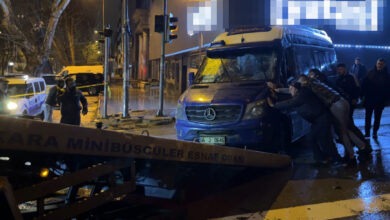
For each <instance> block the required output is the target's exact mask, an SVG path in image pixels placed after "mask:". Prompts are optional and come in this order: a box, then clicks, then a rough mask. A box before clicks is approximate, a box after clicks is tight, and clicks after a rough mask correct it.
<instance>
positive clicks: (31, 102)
mask: <svg viewBox="0 0 390 220" xmlns="http://www.w3.org/2000/svg"><path fill="white" fill-rule="evenodd" d="M7 80H8V81H9V82H8V99H9V100H8V103H7V109H8V111H9V112H10V114H11V115H21V116H40V117H42V118H43V116H44V112H43V108H42V105H43V104H44V103H45V99H46V95H47V94H46V83H45V80H44V79H43V78H31V77H29V76H27V75H26V76H23V77H19V76H18V77H7Z"/></svg>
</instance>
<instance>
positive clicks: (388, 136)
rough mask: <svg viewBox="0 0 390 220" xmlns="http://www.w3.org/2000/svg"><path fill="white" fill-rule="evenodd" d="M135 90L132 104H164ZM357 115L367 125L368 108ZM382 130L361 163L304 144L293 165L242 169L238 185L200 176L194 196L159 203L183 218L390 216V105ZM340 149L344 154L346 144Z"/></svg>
mask: <svg viewBox="0 0 390 220" xmlns="http://www.w3.org/2000/svg"><path fill="white" fill-rule="evenodd" d="M131 94H132V97H133V98H134V97H136V98H135V101H133V102H131V104H130V106H131V108H132V109H151V108H157V107H158V104H157V103H158V102H157V100H158V99H157V98H156V96H154V97H150V96H148V95H147V94H145V93H143V92H142V91H141V92H140V91H138V90H134V91H132V92H131ZM130 99H132V98H130ZM119 100H121V99H120V97H119V96H118V97H117V98H116V99H115V98H114V99H112V101H111V104H110V105H109V113H110V111H111V112H112V113H114V112H118V109H120V106H121V104H120V102H119ZM118 102H119V103H118ZM167 103H168V107H169V108H171V107H174V105H175V101H174V99H172V100H170V101H167ZM118 106H119V107H118ZM354 119H355V123H356V125H357V126H358V127H359V128H360V129H362V130H363V128H364V127H363V126H364V110H362V109H358V110H356V111H355V115H354ZM150 133H151V135H152V136H159V137H164V138H175V131H174V125H168V126H163V127H158V128H153V129H151V130H150ZM378 135H379V137H378V139H377V140H374V139H372V138H371V140H370V142H371V145H372V147H373V150H374V151H373V152H372V154H371V156H370V157H369V158H368V159H367V160H365V161H358V164H357V166H356V167H343V166H339V167H327V166H324V167H318V166H314V165H313V164H312V163H311V159H310V158H311V153H310V152H309V151H308V149H306V148H304V147H301V146H300V145H299V144H298V145H295V146H294V147H296V149H295V150H296V152H297V156H296V158H294V163H293V166H292V167H291V168H289V169H283V170H272V171H269V170H268V171H264V170H250V171H246V172H245V175H247V176H245V178H243V176H242V174H241V176H240V175H238V176H236V177H235V178H233V179H230V180H228V181H232V182H234V184H232V182H226V183H221V182H219V183H215V182H214V181H213V180H207V179H204V175H200V176H199V179H195V180H193V184H192V185H191V187H192V188H191V187H189V188H188V190H190V191H191V190H192V193H189V195H192V197H191V196H190V197H189V198H188V199H187V200H185V201H183V202H179V203H177V202H173V203H171V202H170V201H164V202H163V203H161V201H160V202H158V204H159V205H161V204H165V205H163V206H169V207H170V208H172V207H174V208H173V209H174V210H180V212H182V211H183V210H184V213H185V214H183V215H180V217H177V219H181V218H183V217H185V218H187V219H205V218H218V219H219V218H221V219H390V144H389V143H390V108H387V109H385V111H384V113H383V117H382V126H381V129H380V130H379V133H378ZM338 148H339V152H340V153H343V149H342V146H340V145H338ZM197 182H199V184H197ZM194 183H196V184H194ZM227 185H228V186H227ZM217 188H219V189H217ZM197 192H199V193H197ZM201 192H202V193H201ZM194 195H196V196H194ZM167 204H169V205H167Z"/></svg>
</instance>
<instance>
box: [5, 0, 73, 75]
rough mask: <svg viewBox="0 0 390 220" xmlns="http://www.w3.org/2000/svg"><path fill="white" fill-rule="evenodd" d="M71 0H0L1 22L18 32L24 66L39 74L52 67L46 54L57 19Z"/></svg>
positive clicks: (11, 31)
mask: <svg viewBox="0 0 390 220" xmlns="http://www.w3.org/2000/svg"><path fill="white" fill-rule="evenodd" d="M70 1H71V0H41V1H24V0H13V1H12V2H11V1H10V0H0V8H1V12H2V15H3V20H2V23H1V26H2V27H3V28H4V29H5V30H6V31H7V33H8V34H9V35H14V36H18V37H17V38H16V39H15V40H19V41H20V42H21V43H20V45H18V47H19V49H20V50H21V51H22V52H23V54H24V55H25V57H26V61H27V66H26V70H27V71H29V72H32V73H33V74H34V75H38V74H39V73H41V72H42V71H44V69H45V68H46V69H47V68H48V69H51V67H50V63H49V55H50V52H51V47H52V43H53V39H54V36H55V32H56V28H57V24H58V21H59V19H60V17H61V15H62V14H63V12H64V10H65V9H66V8H67V6H68V5H69V3H70Z"/></svg>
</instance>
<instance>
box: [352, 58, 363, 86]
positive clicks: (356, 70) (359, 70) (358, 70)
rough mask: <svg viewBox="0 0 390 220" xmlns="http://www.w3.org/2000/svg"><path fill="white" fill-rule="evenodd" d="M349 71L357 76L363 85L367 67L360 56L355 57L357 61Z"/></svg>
mask: <svg viewBox="0 0 390 220" xmlns="http://www.w3.org/2000/svg"><path fill="white" fill-rule="evenodd" d="M349 73H350V74H351V75H353V76H355V77H356V78H357V80H358V81H359V85H362V83H363V79H364V78H365V77H366V73H367V70H366V67H365V66H364V65H363V64H362V63H361V62H360V58H359V57H356V58H355V63H354V64H353V65H352V67H351V69H349Z"/></svg>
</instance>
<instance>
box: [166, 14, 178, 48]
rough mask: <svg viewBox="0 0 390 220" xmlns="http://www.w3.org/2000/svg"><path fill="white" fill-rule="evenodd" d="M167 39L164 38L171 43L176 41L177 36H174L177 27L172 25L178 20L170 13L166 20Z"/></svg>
mask: <svg viewBox="0 0 390 220" xmlns="http://www.w3.org/2000/svg"><path fill="white" fill-rule="evenodd" d="M167 20H168V21H167V23H168V25H167V32H166V34H167V37H166V41H167V42H169V43H171V42H172V40H174V39H176V38H177V34H175V32H176V31H177V30H178V29H179V27H178V26H177V25H175V24H174V23H176V22H178V21H179V19H178V18H177V17H173V14H172V13H169V18H167Z"/></svg>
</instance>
